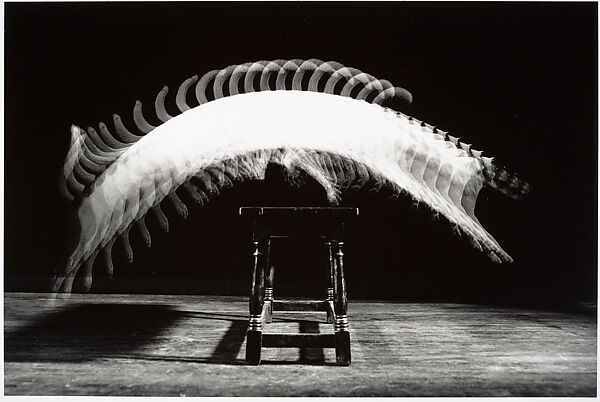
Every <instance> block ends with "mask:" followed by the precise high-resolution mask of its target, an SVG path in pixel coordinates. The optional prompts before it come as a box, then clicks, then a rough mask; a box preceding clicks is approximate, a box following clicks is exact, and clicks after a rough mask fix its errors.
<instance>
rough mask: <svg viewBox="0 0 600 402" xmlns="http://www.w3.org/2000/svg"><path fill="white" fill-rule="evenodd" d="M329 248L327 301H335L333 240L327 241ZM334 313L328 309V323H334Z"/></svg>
mask: <svg viewBox="0 0 600 402" xmlns="http://www.w3.org/2000/svg"><path fill="white" fill-rule="evenodd" d="M325 247H326V248H327V257H328V258H327V267H326V269H325V283H327V302H328V303H333V301H334V299H333V272H334V270H333V251H332V250H331V241H329V240H326V241H325ZM333 320H334V314H333V311H331V309H329V308H328V309H327V323H328V324H333Z"/></svg>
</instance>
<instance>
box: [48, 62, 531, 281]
mask: <svg viewBox="0 0 600 402" xmlns="http://www.w3.org/2000/svg"><path fill="white" fill-rule="evenodd" d="M168 95H169V90H168V88H167V87H164V88H163V89H162V90H161V91H160V92H159V93H158V95H157V97H156V100H155V102H154V113H155V115H156V118H157V119H158V120H160V121H162V124H160V125H158V126H157V127H155V126H154V125H152V124H151V123H150V122H149V121H148V120H147V119H146V118H145V117H144V114H143V112H142V104H141V102H139V101H137V102H136V103H135V106H134V108H133V125H132V126H130V127H129V128H128V127H127V126H126V125H125V123H124V121H123V119H121V117H120V116H119V115H116V114H115V115H113V127H112V128H110V129H109V127H108V126H107V125H106V124H105V123H102V122H100V123H99V124H98V126H97V129H96V128H94V127H88V128H87V129H83V128H80V127H77V126H72V127H71V145H70V148H69V151H68V153H67V156H66V159H65V164H64V169H63V173H62V176H61V190H62V193H63V194H64V196H65V198H66V199H67V200H68V201H69V202H70V203H71V204H72V206H73V214H72V216H71V218H70V221H69V231H70V240H71V242H70V243H69V245H68V247H67V251H66V254H65V257H64V259H63V260H62V261H61V262H60V264H59V266H58V268H57V269H56V271H55V276H54V280H53V288H52V291H53V292H65V293H68V292H70V291H71V288H72V284H73V279H74V277H75V275H76V274H77V272H78V271H79V270H80V269H81V270H82V271H83V277H84V288H86V289H89V287H90V286H91V282H92V268H93V266H94V262H95V260H96V257H97V256H98V254H102V255H103V259H104V263H105V267H106V269H107V271H108V273H109V275H111V274H112V271H113V263H112V258H111V250H112V247H113V245H114V243H115V241H117V240H119V241H120V243H122V245H123V247H124V250H125V254H126V256H127V258H128V259H129V260H130V261H132V260H133V250H132V248H131V245H130V243H129V233H130V229H131V227H132V226H136V229H137V232H138V233H139V234H140V235H141V236H142V239H143V240H144V242H145V244H146V245H147V246H150V244H151V236H150V232H149V231H148V229H147V227H146V225H145V218H146V215H147V214H148V212H150V213H151V214H152V215H153V216H154V218H155V219H157V221H158V223H159V226H160V227H161V228H162V229H163V230H164V231H168V230H169V221H168V218H167V217H166V216H165V214H164V213H163V211H162V209H161V203H163V202H169V203H171V204H172V205H173V206H174V208H175V210H176V211H177V212H178V213H179V214H180V215H181V216H182V217H184V218H185V217H187V215H188V206H187V205H186V203H185V202H184V201H183V200H182V198H184V199H191V200H194V202H195V203H196V204H197V205H203V204H205V203H206V202H207V201H208V200H209V199H210V197H211V196H213V195H215V194H218V193H219V190H220V189H221V188H223V187H226V186H231V185H232V184H233V183H234V182H236V181H244V180H261V179H264V176H265V170H266V167H267V165H268V164H269V163H270V162H271V163H272V162H275V163H279V164H281V165H283V166H285V167H286V168H287V170H288V172H290V174H292V173H293V172H298V171H302V172H304V173H305V174H308V175H309V176H310V177H312V178H314V179H315V180H316V181H317V182H318V183H320V184H321V185H322V186H323V188H324V189H325V190H326V192H327V196H328V200H329V202H330V203H331V204H332V205H336V204H337V203H338V202H339V201H340V199H342V198H343V197H344V194H346V193H347V192H350V191H352V190H356V189H360V188H361V187H364V186H375V187H376V188H377V186H381V185H383V184H387V185H391V186H392V187H393V188H394V189H395V191H396V193H397V194H407V195H409V196H410V197H412V199H413V200H415V201H416V202H419V203H421V202H422V203H424V204H426V205H427V206H429V207H430V208H431V210H432V211H433V212H434V213H438V214H441V215H443V216H444V217H446V218H447V219H448V220H449V221H450V222H451V223H453V224H454V225H455V226H456V227H457V228H459V229H460V230H461V231H462V232H463V233H465V234H466V235H467V237H468V239H470V241H471V243H472V244H473V245H474V246H475V247H476V248H478V249H479V250H481V251H483V252H485V253H487V255H488V256H489V257H490V258H491V259H492V260H494V261H496V262H510V261H512V259H511V257H510V256H509V255H508V254H507V253H506V252H505V251H504V250H502V248H501V247H500V245H499V244H498V242H497V241H496V240H495V239H494V238H493V237H492V236H491V235H490V234H489V233H488V232H487V231H486V230H485V229H484V228H483V227H482V225H481V224H480V222H479V221H478V220H477V218H476V217H475V213H474V211H475V201H476V199H477V195H478V193H479V191H480V189H481V188H482V186H483V185H484V184H485V185H488V186H491V187H493V188H496V189H498V190H500V191H501V192H503V193H504V194H506V195H508V196H511V197H513V198H519V197H520V196H522V195H523V194H525V193H527V192H528V190H529V188H528V185H527V184H526V183H523V182H521V181H519V180H518V179H517V178H516V177H514V176H513V175H510V174H508V173H507V171H506V170H504V169H503V168H499V167H497V166H496V165H495V164H494V161H493V158H491V157H486V156H483V153H482V152H481V151H477V150H475V149H473V148H472V147H471V145H470V144H467V143H465V142H462V141H460V140H459V139H458V138H456V137H453V136H451V135H449V134H448V133H447V132H444V131H442V130H440V129H437V128H436V127H433V126H431V125H429V124H426V123H424V122H421V121H419V120H417V119H415V118H412V117H409V116H407V115H405V114H403V113H401V112H397V111H394V110H391V109H389V108H386V107H384V106H383V104H384V103H385V102H386V101H389V100H391V99H392V98H396V99H397V100H400V101H403V102H404V103H405V104H410V102H411V101H412V96H411V94H410V93H409V92H408V91H406V90H405V89H403V88H399V87H395V86H393V85H392V84H391V83H390V82H388V81H386V80H379V79H376V78H375V77H373V76H371V75H369V74H366V73H363V72H361V71H359V70H357V69H355V68H349V67H344V66H343V65H341V64H340V63H337V62H332V61H328V62H323V61H320V60H315V59H311V60H289V61H286V60H275V61H259V62H255V63H246V64H240V65H233V66H229V67H227V68H225V69H222V70H213V71H210V72H208V73H207V74H205V75H203V76H202V77H200V78H198V76H193V77H191V78H188V79H187V80H185V81H184V82H183V83H182V84H181V85H180V86H179V88H178V90H177V91H176V94H175V97H174V98H175V102H174V103H175V105H176V107H177V109H178V111H179V112H178V114H176V115H173V114H174V113H173V114H171V113H169V112H168V111H167V108H166V106H165V101H166V100H167V99H168ZM194 98H195V100H194ZM196 103H197V104H198V105H197V106H192V105H195V104H196ZM173 109H174V108H173ZM184 193H185V194H186V195H185V196H183V194H184ZM178 194H179V195H178ZM180 196H182V197H180Z"/></svg>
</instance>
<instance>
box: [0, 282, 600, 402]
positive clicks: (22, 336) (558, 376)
mask: <svg viewBox="0 0 600 402" xmlns="http://www.w3.org/2000/svg"><path fill="white" fill-rule="evenodd" d="M4 310H5V311H4V314H5V315H4V320H5V321H4V325H5V341H4V345H5V350H4V353H5V354H4V359H5V366H4V384H5V385H4V386H5V388H4V392H5V395H151V396H152V395H154V396H183V395H186V396H261V395H265V396H595V395H596V331H597V327H596V312H595V309H594V308H590V309H588V310H587V312H586V311H579V312H549V311H544V310H532V309H522V308H500V307H492V306H481V305H457V304H399V303H383V302H356V301H354V302H353V301H351V302H350V305H349V318H350V327H351V339H352V366H350V367H338V366H336V365H335V355H334V351H333V350H332V349H325V350H323V349H264V350H263V360H264V363H263V364H262V365H260V366H258V367H252V366H246V365H245V364H244V351H245V339H244V338H245V332H246V325H247V321H246V320H247V300H246V299H245V298H242V297H214V296H156V295H155V296H150V295H148V296H146V295H73V296H72V297H71V299H70V300H68V301H60V302H58V303H56V304H55V305H54V306H50V305H49V298H48V296H47V295H44V294H31V293H29V294H28V293H8V294H5V299H4ZM276 314H277V315H276V316H275V319H274V323H273V324H271V325H270V326H269V327H268V328H269V332H275V331H280V330H286V331H288V332H290V331H295V332H321V333H324V332H329V331H331V325H329V324H326V322H325V316H324V314H323V313H314V314H313V313H311V314H307V313H276ZM293 319H300V322H297V321H293Z"/></svg>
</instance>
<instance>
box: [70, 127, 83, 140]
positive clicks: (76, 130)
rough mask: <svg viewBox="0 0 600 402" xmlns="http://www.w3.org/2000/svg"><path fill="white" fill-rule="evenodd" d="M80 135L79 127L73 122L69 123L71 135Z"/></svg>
mask: <svg viewBox="0 0 600 402" xmlns="http://www.w3.org/2000/svg"><path fill="white" fill-rule="evenodd" d="M79 135H81V129H80V128H79V127H77V126H76V125H75V124H71V136H72V137H75V136H79Z"/></svg>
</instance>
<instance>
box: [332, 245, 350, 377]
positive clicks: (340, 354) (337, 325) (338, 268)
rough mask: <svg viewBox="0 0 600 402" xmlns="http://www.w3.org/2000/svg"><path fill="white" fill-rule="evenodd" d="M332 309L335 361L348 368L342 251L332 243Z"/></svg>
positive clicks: (347, 332) (346, 304) (341, 246)
mask: <svg viewBox="0 0 600 402" xmlns="http://www.w3.org/2000/svg"><path fill="white" fill-rule="evenodd" d="M333 245H334V267H333V270H334V277H333V285H334V303H333V304H334V309H335V322H334V323H333V327H334V331H335V359H336V361H337V363H338V364H341V365H344V366H349V365H350V361H351V356H350V332H349V327H348V316H347V310H348V299H347V297H346V282H345V279H344V251H343V246H344V243H343V242H341V241H340V242H334V243H333Z"/></svg>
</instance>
